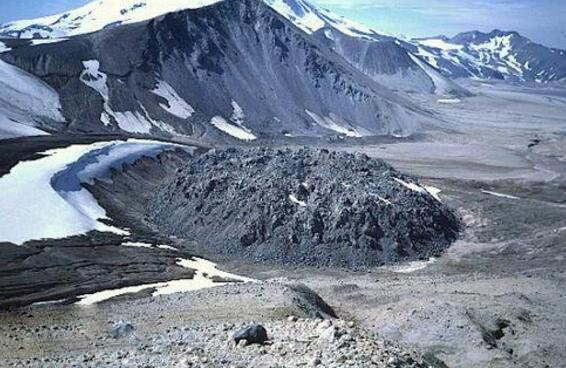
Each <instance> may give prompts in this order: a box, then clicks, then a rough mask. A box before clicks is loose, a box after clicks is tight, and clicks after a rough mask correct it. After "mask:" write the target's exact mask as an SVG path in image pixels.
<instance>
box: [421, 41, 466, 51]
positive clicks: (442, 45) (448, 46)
mask: <svg viewBox="0 0 566 368" xmlns="http://www.w3.org/2000/svg"><path fill="white" fill-rule="evenodd" d="M417 43H419V44H421V45H424V46H428V47H434V48H436V49H440V50H461V49H462V48H464V46H462V45H457V44H453V43H449V42H446V41H445V40H443V39H440V38H431V39H427V40H419V41H417Z"/></svg>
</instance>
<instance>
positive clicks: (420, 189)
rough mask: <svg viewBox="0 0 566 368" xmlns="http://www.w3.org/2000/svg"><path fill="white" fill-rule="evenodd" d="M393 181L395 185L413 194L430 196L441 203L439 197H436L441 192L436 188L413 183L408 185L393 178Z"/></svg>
mask: <svg viewBox="0 0 566 368" xmlns="http://www.w3.org/2000/svg"><path fill="white" fill-rule="evenodd" d="M393 180H395V181H396V182H397V183H399V184H401V185H403V186H404V187H406V188H408V189H410V190H412V191H413V192H417V193H421V194H427V195H430V196H431V197H433V198H434V199H436V200H437V201H439V202H442V201H441V200H440V196H439V195H438V194H439V193H440V192H441V190H440V189H438V188H435V187H433V186H426V185H425V186H420V185H418V184H415V183H408V182H406V181H404V180H402V179H399V178H393Z"/></svg>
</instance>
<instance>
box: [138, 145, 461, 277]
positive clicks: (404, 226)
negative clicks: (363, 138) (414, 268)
mask: <svg viewBox="0 0 566 368" xmlns="http://www.w3.org/2000/svg"><path fill="white" fill-rule="evenodd" d="M396 179H397V180H396ZM399 180H401V181H402V182H400V181H399ZM403 182H404V183H403ZM415 182H416V180H415V179H414V178H410V177H407V176H405V175H403V174H401V173H399V172H397V171H396V170H395V169H393V168H391V167H390V166H388V165H386V164H385V163H384V162H382V161H380V160H375V159H370V158H369V157H367V156H365V155H352V154H346V153H337V152H329V151H326V150H310V149H300V150H290V149H286V150H275V149H266V148H260V149H253V150H238V149H228V150H224V151H211V152H209V153H207V154H205V155H203V156H201V157H199V158H197V159H196V160H195V161H193V162H191V163H189V164H187V165H186V166H185V167H184V168H182V169H180V170H179V173H178V174H177V176H176V177H175V178H174V179H173V180H172V181H170V182H169V183H168V184H166V185H164V186H163V187H162V188H161V189H160V190H158V191H157V192H156V193H155V195H154V196H153V198H152V199H150V201H149V203H148V206H147V217H148V219H149V220H150V221H151V222H152V223H153V224H155V225H156V226H157V227H158V228H159V229H160V230H161V231H164V232H166V233H168V234H170V235H176V236H179V237H185V238H190V239H191V240H195V241H196V242H198V243H200V244H204V245H205V246H207V247H208V248H209V249H210V250H211V251H212V252H214V253H216V254H222V255H228V256H230V257H233V256H237V257H244V258H248V259H252V260H258V261H260V260H261V261H273V262H277V263H293V264H303V265H317V266H318V265H325V266H326V265H328V266H330V265H332V266H336V265H337V266H347V267H352V268H360V267H370V266H374V265H381V264H384V263H388V262H395V261H400V260H406V259H407V260H409V259H423V258H426V257H429V256H433V255H437V254H438V253H440V252H441V251H442V250H443V249H445V248H446V247H447V246H448V245H449V244H450V243H451V242H452V241H454V240H455V239H456V236H457V234H458V230H459V221H458V219H457V218H456V217H455V216H454V214H453V213H452V212H451V211H450V210H449V209H448V208H447V207H446V206H445V205H443V204H442V203H441V202H439V201H438V200H436V199H435V198H434V197H433V196H432V195H430V194H429V193H428V192H427V191H426V190H425V189H424V188H422V187H420V186H416V187H415V189H410V188H409V187H408V186H407V185H408V183H415Z"/></svg>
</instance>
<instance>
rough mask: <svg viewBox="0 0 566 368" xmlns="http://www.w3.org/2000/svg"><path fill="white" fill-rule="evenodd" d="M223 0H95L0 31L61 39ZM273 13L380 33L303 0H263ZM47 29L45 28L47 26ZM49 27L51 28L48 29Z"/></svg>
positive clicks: (305, 26)
mask: <svg viewBox="0 0 566 368" xmlns="http://www.w3.org/2000/svg"><path fill="white" fill-rule="evenodd" d="M220 1H222V0H120V1H117V0H95V1H92V2H91V3H88V4H86V5H84V6H82V7H80V8H77V9H74V10H71V11H69V12H66V13H63V14H58V15H53V16H48V17H43V18H37V19H30V20H21V21H16V22H12V23H8V24H5V25H3V26H2V27H0V33H6V32H8V33H9V32H13V35H14V36H17V35H16V33H18V32H22V33H21V34H20V35H19V37H20V38H33V36H34V34H39V35H40V36H41V38H61V37H66V36H74V35H79V34H84V33H90V32H95V31H98V30H101V29H103V28H104V27H106V26H109V25H112V26H116V25H119V24H128V23H134V22H140V21H144V20H148V19H151V18H155V17H157V16H160V15H163V14H166V13H170V12H174V11H179V10H185V9H197V8H201V7H204V6H208V5H212V4H215V3H218V2H220ZM264 1H265V3H266V4H267V5H268V6H270V7H271V8H273V9H274V10H275V11H276V12H278V13H279V14H281V15H282V16H284V17H285V18H287V19H288V20H290V21H291V22H293V23H294V24H295V25H296V26H297V27H299V28H301V29H302V30H303V31H304V32H306V33H309V34H310V33H313V32H316V31H318V30H319V29H321V28H323V27H325V26H327V25H329V26H331V27H333V28H335V29H337V30H339V31H340V32H342V33H345V34H348V35H351V36H354V37H362V38H371V37H372V36H376V35H377V36H378V35H379V34H378V33H377V32H375V31H374V30H372V29H370V28H368V27H365V26H363V25H360V24H357V23H355V22H352V21H350V20H347V19H345V18H344V17H341V16H337V15H335V14H333V13H331V12H329V11H327V10H325V9H321V8H318V7H315V6H313V5H311V4H309V3H308V2H307V1H304V0H264ZM46 28H47V29H46ZM49 29H51V31H50V30H49Z"/></svg>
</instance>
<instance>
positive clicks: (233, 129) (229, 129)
mask: <svg viewBox="0 0 566 368" xmlns="http://www.w3.org/2000/svg"><path fill="white" fill-rule="evenodd" d="M210 124H212V125H214V126H215V127H216V129H218V130H220V131H222V132H224V133H226V134H228V135H230V136H232V137H235V138H238V139H241V140H243V141H254V140H256V139H257V137H256V136H255V135H253V134H252V133H251V132H249V131H247V130H246V129H244V128H243V127H241V126H235V125H232V124H230V123H228V122H227V121H226V119H224V118H223V117H221V116H215V117H213V118H212V119H211V120H210Z"/></svg>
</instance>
